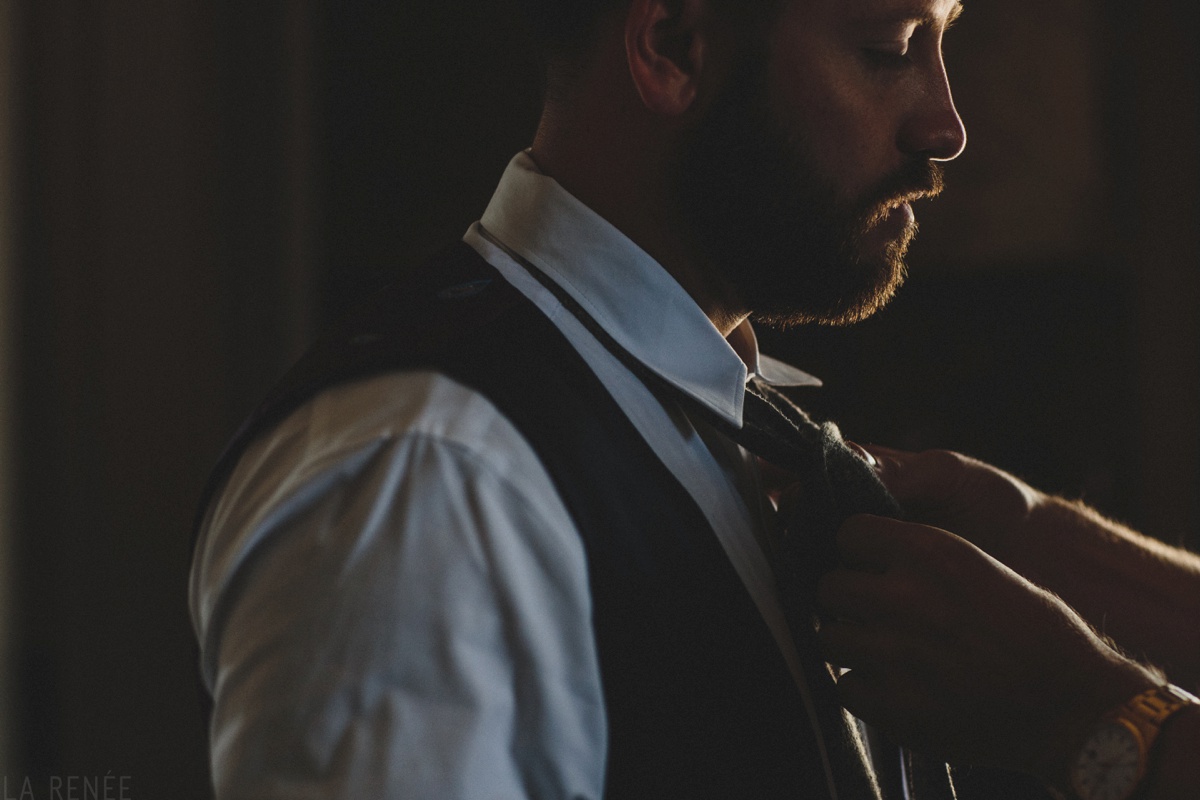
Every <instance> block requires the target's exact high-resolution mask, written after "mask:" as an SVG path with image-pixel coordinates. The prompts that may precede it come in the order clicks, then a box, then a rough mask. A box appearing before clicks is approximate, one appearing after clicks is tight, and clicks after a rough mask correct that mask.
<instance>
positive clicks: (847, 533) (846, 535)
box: [836, 514, 906, 572]
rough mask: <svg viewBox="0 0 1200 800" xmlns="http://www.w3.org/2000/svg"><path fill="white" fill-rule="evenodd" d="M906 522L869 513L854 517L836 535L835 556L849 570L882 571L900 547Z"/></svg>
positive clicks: (844, 523)
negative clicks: (849, 568)
mask: <svg viewBox="0 0 1200 800" xmlns="http://www.w3.org/2000/svg"><path fill="white" fill-rule="evenodd" d="M905 524H906V523H903V522H900V521H899V520H894V519H890V518H888V517H876V516H874V515H872V514H855V515H854V516H852V517H849V518H847V519H846V521H845V522H843V523H842V526H841V527H840V528H839V529H838V532H837V540H836V541H837V548H838V554H839V555H840V556H841V557H842V562H843V563H844V564H846V566H848V567H853V568H857V569H864V570H870V571H874V572H883V571H885V570H886V569H887V568H888V566H889V565H891V563H892V562H893V561H894V560H895V559H896V556H897V555H898V554H899V552H900V549H901V547H902V540H901V538H900V536H901V534H902V532H903V530H904V526H905Z"/></svg>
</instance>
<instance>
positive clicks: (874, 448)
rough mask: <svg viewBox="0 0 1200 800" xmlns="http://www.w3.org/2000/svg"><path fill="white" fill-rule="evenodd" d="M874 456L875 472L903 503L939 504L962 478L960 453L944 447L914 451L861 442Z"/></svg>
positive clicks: (951, 492) (917, 505) (910, 504)
mask: <svg viewBox="0 0 1200 800" xmlns="http://www.w3.org/2000/svg"><path fill="white" fill-rule="evenodd" d="M863 449H865V450H866V451H867V452H868V453H870V454H871V456H872V457H873V458H874V459H875V474H876V475H878V476H879V480H880V481H881V482H882V483H883V485H884V486H886V487H887V489H888V491H889V492H891V493H892V496H893V497H895V498H896V500H897V501H898V502H899V503H900V504H901V505H903V506H905V507H909V506H913V507H928V506H940V505H942V504H943V503H945V502H946V501H947V500H948V499H950V497H949V496H950V495H951V494H953V491H954V488H955V487H956V486H957V485H958V484H959V482H960V481H959V479H960V478H961V472H962V464H961V463H960V461H961V456H958V454H957V453H951V452H949V451H947V450H925V451H923V452H920V453H913V452H910V451H908V450H896V449H894V448H891V447H884V446H882V445H877V444H868V445H863Z"/></svg>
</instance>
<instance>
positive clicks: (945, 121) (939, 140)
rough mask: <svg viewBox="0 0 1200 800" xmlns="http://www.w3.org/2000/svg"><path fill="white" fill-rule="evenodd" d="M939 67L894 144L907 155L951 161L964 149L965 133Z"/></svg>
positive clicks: (945, 77)
mask: <svg viewBox="0 0 1200 800" xmlns="http://www.w3.org/2000/svg"><path fill="white" fill-rule="evenodd" d="M938 67H939V68H938V70H937V71H936V73H935V74H932V75H930V78H929V80H928V82H927V83H926V85H925V87H924V88H923V90H922V91H921V94H920V96H919V97H918V98H917V102H916V104H915V106H914V108H913V112H912V114H910V115H909V118H908V120H907V121H906V122H905V125H904V126H903V127H902V128H901V130H900V136H899V141H898V142H897V144H898V145H899V147H900V149H901V150H902V151H903V152H904V153H906V154H908V155H915V156H923V157H925V158H928V159H930V160H931V161H951V160H953V159H955V158H958V156H959V155H960V154H961V153H962V151H963V149H964V148H965V147H966V146H967V130H966V128H965V127H963V121H962V118H961V117H959V116H958V109H956V108H955V107H954V97H953V95H951V93H950V80H949V78H948V77H947V76H946V71H945V68H944V67H942V66H941V64H939V65H938Z"/></svg>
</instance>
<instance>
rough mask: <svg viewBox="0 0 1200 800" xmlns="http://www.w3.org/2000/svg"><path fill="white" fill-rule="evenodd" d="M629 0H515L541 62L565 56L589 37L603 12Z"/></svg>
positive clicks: (589, 39) (559, 59) (622, 4)
mask: <svg viewBox="0 0 1200 800" xmlns="http://www.w3.org/2000/svg"><path fill="white" fill-rule="evenodd" d="M629 2H630V0H518V3H519V5H520V7H521V10H522V11H524V12H525V18H526V19H527V20H528V21H529V29H530V32H531V33H532V34H533V40H534V44H535V45H536V46H537V48H538V53H539V54H540V55H541V57H542V60H543V62H544V63H550V62H558V61H562V60H568V59H570V57H571V56H575V55H578V54H579V53H580V52H582V51H583V50H584V49H585V48H586V46H587V44H588V43H589V42H590V41H591V40H592V36H593V34H594V33H595V30H596V25H597V23H598V22H599V21H600V18H601V17H602V16H604V14H605V13H606V12H609V11H613V10H614V9H618V8H621V7H622V6H627V5H628V4H629Z"/></svg>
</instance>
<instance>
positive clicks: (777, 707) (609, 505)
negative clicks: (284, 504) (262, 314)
mask: <svg viewBox="0 0 1200 800" xmlns="http://www.w3.org/2000/svg"><path fill="white" fill-rule="evenodd" d="M416 369H432V370H436V371H438V372H440V373H442V374H445V375H447V376H449V377H451V378H453V379H455V380H456V381H459V382H461V383H463V384H464V385H466V386H469V387H471V388H472V389H474V390H476V391H478V392H480V393H481V394H483V395H484V396H485V397H487V398H488V399H489V400H490V401H491V402H492V403H493V404H494V405H495V406H496V407H497V408H498V409H499V411H500V412H501V413H502V414H503V415H504V416H505V417H506V418H507V419H508V420H509V421H510V422H511V423H512V424H513V425H514V426H515V427H516V429H517V430H518V431H520V432H521V434H522V435H523V436H524V437H525V438H526V440H527V441H528V442H529V444H530V445H531V447H532V448H533V450H534V452H535V453H536V454H537V455H538V457H539V459H540V460H541V463H542V464H543V465H544V467H545V468H546V471H547V473H548V474H549V475H550V477H551V479H552V481H553V483H554V486H555V488H556V489H557V491H558V493H559V495H560V496H561V498H562V500H563V502H564V504H565V505H566V508H567V510H568V512H569V513H570V515H571V518H572V520H573V521H574V522H575V525H576V527H577V528H578V530H579V533H580V536H581V537H582V540H583V545H584V549H585V552H586V556H587V566H588V579H589V588H590V590H591V597H592V601H593V616H592V623H593V627H594V631H595V637H596V643H597V651H598V654H599V661H600V674H601V680H602V684H603V690H604V698H605V706H606V712H607V718H608V726H609V743H608V745H609V749H608V763H607V773H606V792H605V796H606V797H607V798H714V799H715V798H723V799H724V798H756V799H761V800H768V799H769V798H792V799H793V800H794V799H795V798H809V797H812V798H824V797H827V791H826V789H825V777H824V771H823V768H822V766H821V761H820V758H819V755H818V752H819V751H818V748H817V744H816V741H815V737H814V734H813V732H812V730H811V725H810V723H809V721H808V716H807V714H806V713H805V710H804V707H803V705H802V702H801V698H800V695H799V692H798V690H797V689H796V686H795V684H794V682H793V680H792V678H791V675H790V673H789V671H788V669H787V666H786V664H785V662H784V660H783V657H782V655H781V654H780V652H779V650H778V647H777V646H776V644H775V641H774V639H773V638H772V636H771V634H770V632H769V630H768V628H767V626H766V624H765V622H764V621H763V619H762V616H761V614H760V613H759V612H758V610H757V608H756V606H755V605H754V603H753V601H752V599H751V597H750V595H749V593H748V592H747V590H746V588H745V586H744V584H743V583H742V581H741V580H740V578H739V577H738V576H737V574H736V573H735V572H734V570H733V568H732V565H731V564H730V563H729V560H728V558H727V556H726V555H725V553H724V551H723V550H722V548H721V546H720V544H719V543H718V541H717V538H716V535H715V533H714V532H713V530H712V528H711V526H710V525H709V523H708V521H707V520H706V519H705V517H704V515H703V513H702V512H701V511H700V509H699V507H698V506H697V505H696V504H695V502H694V501H693V500H692V498H691V497H690V496H689V494H688V493H687V491H686V490H685V489H684V487H683V486H682V485H681V484H680V483H679V482H678V481H677V480H676V479H675V477H674V476H673V475H672V474H671V472H670V471H669V470H668V469H667V468H666V467H665V466H664V465H663V464H662V462H661V461H660V460H659V458H658V457H657V456H656V455H655V453H654V452H653V451H652V450H651V449H650V447H649V445H647V444H646V442H645V441H644V440H643V439H642V437H641V435H640V434H639V433H638V432H637V430H636V429H635V428H634V427H633V425H632V424H631V423H630V422H629V420H628V419H627V418H626V416H625V414H624V413H623V412H622V411H621V409H620V408H619V407H618V406H617V404H616V403H615V401H614V400H613V399H612V398H611V396H610V395H609V393H608V391H607V390H606V389H605V388H604V386H603V385H602V384H601V383H600V382H599V380H598V379H597V378H596V377H595V375H594V374H593V373H592V371H591V369H590V368H589V367H588V366H587V364H586V363H585V362H584V361H583V360H582V358H581V357H580V356H579V355H578V353H576V352H575V350H574V348H572V347H571V345H570V343H569V342H568V341H567V340H566V339H565V338H564V337H563V336H562V334H561V333H560V332H559V331H558V330H557V329H556V328H555V327H554V325H553V324H552V323H551V322H550V321H549V320H548V319H547V318H546V317H545V316H544V315H543V314H542V313H541V312H540V311H539V310H538V309H537V308H536V307H535V306H534V305H533V304H532V303H531V302H529V301H528V300H527V299H526V298H525V297H524V296H523V295H521V294H520V293H519V292H518V291H516V290H515V289H514V288H512V287H511V286H510V285H509V284H508V283H507V282H506V281H504V280H503V279H502V278H501V277H500V276H499V274H498V273H496V272H495V270H494V268H492V267H491V266H490V265H488V264H487V263H486V262H485V261H483V259H482V258H481V257H480V256H479V255H478V254H477V253H475V251H474V250H472V249H471V248H470V247H468V246H467V245H465V244H461V243H460V244H456V245H455V246H453V247H451V248H449V249H448V250H446V251H445V252H444V253H442V254H441V255H439V256H438V257H435V258H434V259H433V260H432V261H430V262H429V263H428V264H427V265H426V266H425V267H424V268H423V269H422V270H421V272H420V273H419V274H418V275H416V276H415V277H414V278H412V279H410V280H406V281H404V282H403V283H402V284H397V285H394V286H391V287H388V288H387V289H385V290H383V291H382V292H381V293H380V294H378V295H377V296H376V297H375V298H373V299H372V301H370V302H369V303H368V304H367V305H365V306H364V307H361V308H359V309H357V310H356V312H355V313H354V314H353V315H352V316H351V317H349V318H348V321H347V322H346V323H345V324H344V325H342V326H340V328H339V329H337V330H336V331H335V332H334V333H333V334H332V335H331V336H329V337H326V338H325V339H323V340H322V341H321V342H320V343H318V345H317V346H316V347H314V348H313V350H312V351H310V353H309V354H308V355H307V356H305V358H304V359H302V360H301V361H300V362H299V363H298V364H297V365H296V367H295V368H293V370H292V371H291V372H290V373H289V374H288V375H287V376H286V377H285V378H284V380H283V381H282V383H281V384H280V385H279V386H278V387H277V388H276V390H275V391H274V392H273V393H272V394H271V396H270V397H269V398H268V399H267V401H266V402H265V403H264V404H263V405H262V406H261V407H260V408H259V409H258V411H257V412H255V414H254V415H253V416H252V417H251V419H250V420H249V421H248V422H247V423H246V424H245V425H244V426H243V428H242V429H241V430H240V431H239V433H238V435H237V436H236V438H235V440H234V442H233V444H232V445H231V446H230V448H229V449H228V450H227V452H226V454H225V455H224V456H223V458H222V461H221V464H220V466H219V467H218V469H217V470H216V472H215V473H214V475H213V478H212V479H211V481H210V483H209V487H208V489H207V491H206V498H205V503H204V506H207V503H208V501H210V500H211V499H212V497H213V496H214V495H215V493H216V492H217V491H219V489H220V487H221V486H222V484H223V483H224V481H225V479H226V478H227V476H228V473H229V471H230V470H231V469H232V467H233V465H234V464H235V463H236V461H237V458H238V457H239V456H240V455H241V453H242V452H243V451H244V449H245V448H246V446H247V445H248V444H249V443H250V442H251V441H252V440H253V439H254V438H256V437H257V436H258V435H260V434H261V433H263V432H264V431H266V430H269V429H270V428H271V427H273V426H274V425H275V424H277V423H278V422H280V421H281V420H282V419H283V417H284V416H286V415H287V414H288V413H290V412H291V411H292V410H294V409H296V408H297V407H298V406H299V405H301V404H302V403H304V402H305V401H306V400H308V399H309V398H311V397H312V396H313V395H315V394H316V393H317V392H320V391H322V390H323V389H326V388H330V387H332V386H334V385H337V384H340V383H344V382H348V381H351V380H355V379H361V378H365V377H369V376H371V375H376V374H381V373H385V372H389V371H394V370H416ZM202 507H203V506H202ZM843 800H859V798H852V797H850V798H848V797H844V798H843Z"/></svg>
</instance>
